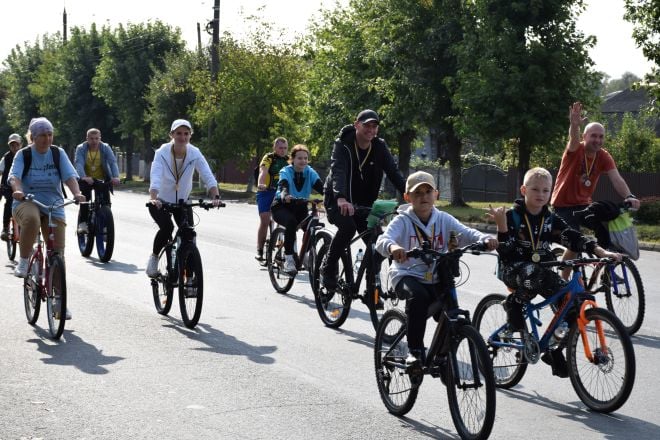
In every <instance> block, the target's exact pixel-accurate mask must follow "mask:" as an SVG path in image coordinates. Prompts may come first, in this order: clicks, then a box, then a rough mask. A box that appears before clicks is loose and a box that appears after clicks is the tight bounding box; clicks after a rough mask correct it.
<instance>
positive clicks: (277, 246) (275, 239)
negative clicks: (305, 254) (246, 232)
mask: <svg viewBox="0 0 660 440" xmlns="http://www.w3.org/2000/svg"><path fill="white" fill-rule="evenodd" d="M266 265H267V266H268V276H269V277H270V282H271V284H272V285H273V288H274V289H275V291H277V292H278V293H287V292H288V291H289V290H290V289H291V286H293V280H294V279H295V277H293V276H291V275H289V274H288V273H286V272H285V271H284V228H282V227H280V226H278V227H277V228H275V230H273V232H272V233H271V234H270V240H269V241H268V247H267V251H266Z"/></svg>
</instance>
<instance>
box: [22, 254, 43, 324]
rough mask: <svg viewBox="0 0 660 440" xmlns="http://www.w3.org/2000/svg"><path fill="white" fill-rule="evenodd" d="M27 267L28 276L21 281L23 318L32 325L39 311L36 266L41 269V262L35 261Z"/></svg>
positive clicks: (37, 272)
mask: <svg viewBox="0 0 660 440" xmlns="http://www.w3.org/2000/svg"><path fill="white" fill-rule="evenodd" d="M31 263H32V264H30V265H29V266H28V276H27V277H25V279H24V280H23V303H24V304H25V317H26V318H27V321H28V323H30V324H31V325H34V323H35V322H37V318H39V311H40V310H41V286H40V285H39V283H40V281H41V280H40V278H39V270H38V269H37V267H36V265H39V267H41V261H39V260H35V261H32V262H31Z"/></svg>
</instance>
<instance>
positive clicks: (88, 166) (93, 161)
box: [85, 149, 105, 180]
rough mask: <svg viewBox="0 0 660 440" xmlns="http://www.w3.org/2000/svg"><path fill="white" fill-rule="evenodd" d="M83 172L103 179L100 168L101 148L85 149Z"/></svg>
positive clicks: (94, 177)
mask: <svg viewBox="0 0 660 440" xmlns="http://www.w3.org/2000/svg"><path fill="white" fill-rule="evenodd" d="M85 174H87V176H89V177H91V178H93V179H98V180H103V179H104V178H105V176H104V175H103V169H101V149H98V150H97V151H92V150H89V149H88V150H87V159H86V160H85Z"/></svg>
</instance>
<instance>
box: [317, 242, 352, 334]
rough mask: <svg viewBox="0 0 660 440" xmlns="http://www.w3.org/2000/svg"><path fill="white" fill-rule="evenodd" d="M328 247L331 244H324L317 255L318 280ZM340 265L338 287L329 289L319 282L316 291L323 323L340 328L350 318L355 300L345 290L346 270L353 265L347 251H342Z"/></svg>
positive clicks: (318, 310)
mask: <svg viewBox="0 0 660 440" xmlns="http://www.w3.org/2000/svg"><path fill="white" fill-rule="evenodd" d="M328 249H330V245H329V244H328V245H327V246H326V245H324V246H323V247H321V249H320V250H319V253H318V255H317V261H316V268H315V269H314V277H315V278H316V279H318V280H320V277H321V275H320V274H321V264H322V262H323V259H324V258H325V254H327V253H328ZM338 266H339V267H338V274H339V276H338V277H337V288H336V289H335V290H332V291H329V290H328V289H326V288H325V286H322V285H321V283H320V282H319V287H318V288H317V289H316V291H315V292H314V303H315V304H316V311H317V312H318V313H319V317H320V318H321V321H322V322H323V324H325V325H326V326H327V327H330V328H339V327H341V326H342V324H343V323H344V322H345V321H346V318H348V314H349V313H350V311H351V302H352V301H353V298H352V297H351V295H349V294H346V293H345V290H344V289H346V288H348V283H347V281H346V270H347V268H350V267H351V265H350V263H349V259H348V255H347V254H346V252H344V253H342V255H341V258H340V259H339V262H338Z"/></svg>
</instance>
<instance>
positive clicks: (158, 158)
mask: <svg viewBox="0 0 660 440" xmlns="http://www.w3.org/2000/svg"><path fill="white" fill-rule="evenodd" d="M192 133H193V130H192V125H191V124H190V122H188V121H186V120H185V119H177V120H175V121H174V122H172V126H171V128H170V138H171V142H168V143H166V144H163V145H161V146H160V148H159V149H158V150H156V155H155V157H154V161H153V163H152V164H151V174H150V176H151V184H150V185H149V201H150V203H151V204H150V205H149V214H151V217H152V218H153V219H154V221H155V222H156V224H157V225H158V232H157V233H156V236H155V237H154V242H153V249H152V253H151V255H150V256H149V260H148V262H147V270H146V272H147V276H148V277H150V278H154V277H156V276H158V254H159V252H160V251H161V249H163V247H165V245H166V244H167V242H168V241H169V240H170V239H171V238H172V232H173V231H174V224H173V223H172V215H171V214H170V213H168V212H166V211H164V210H162V209H161V208H162V203H161V202H166V203H177V202H178V200H179V199H184V200H187V199H188V197H189V196H190V192H191V191H192V183H193V173H194V172H195V171H197V173H199V176H200V177H201V180H202V182H204V185H205V187H206V190H207V191H208V195H209V197H211V198H212V200H213V205H214V206H218V205H219V204H220V192H219V191H218V182H217V181H216V180H215V177H214V176H213V172H212V171H211V168H210V167H209V164H208V162H207V161H206V158H205V157H204V155H203V154H202V152H201V151H200V150H199V148H197V147H195V146H194V145H192V144H191V143H190V136H192ZM184 215H186V216H187V218H188V221H189V222H190V223H191V224H192V223H193V219H192V209H191V208H184V209H182V210H177V212H175V213H174V221H175V222H176V224H177V226H178V225H180V224H181V221H182V220H183V216H184Z"/></svg>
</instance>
